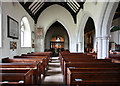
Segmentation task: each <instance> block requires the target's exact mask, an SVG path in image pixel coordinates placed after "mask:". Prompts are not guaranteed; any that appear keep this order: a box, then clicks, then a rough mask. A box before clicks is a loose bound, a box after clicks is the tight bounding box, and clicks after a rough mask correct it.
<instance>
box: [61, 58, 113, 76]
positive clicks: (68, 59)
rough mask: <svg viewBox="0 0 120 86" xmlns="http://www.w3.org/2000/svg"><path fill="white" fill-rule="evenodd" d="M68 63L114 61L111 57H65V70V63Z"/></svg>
mask: <svg viewBox="0 0 120 86" xmlns="http://www.w3.org/2000/svg"><path fill="white" fill-rule="evenodd" d="M66 62H67V63H72V62H76V63H77V62H81V63H82V62H112V61H111V59H84V58H76V59H74V58H63V62H62V65H61V67H62V70H64V64H66ZM63 74H64V73H63Z"/></svg>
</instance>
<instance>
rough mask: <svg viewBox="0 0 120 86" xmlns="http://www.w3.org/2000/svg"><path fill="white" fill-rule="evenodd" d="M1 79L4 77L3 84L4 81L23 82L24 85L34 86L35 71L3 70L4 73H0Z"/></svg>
mask: <svg viewBox="0 0 120 86" xmlns="http://www.w3.org/2000/svg"><path fill="white" fill-rule="evenodd" d="M1 70H2V69H1ZM0 77H2V82H4V81H9V82H19V81H22V83H23V84H24V85H30V86H33V70H32V69H30V70H25V69H23V70H8V69H3V70H2V73H0ZM18 85H19V84H18Z"/></svg>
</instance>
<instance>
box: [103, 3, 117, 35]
mask: <svg viewBox="0 0 120 86" xmlns="http://www.w3.org/2000/svg"><path fill="white" fill-rule="evenodd" d="M118 4H119V2H108V6H107V8H106V12H105V16H104V20H103V23H102V28H101V31H102V36H103V37H106V36H108V37H109V33H110V27H111V24H112V20H113V17H114V14H115V11H116V9H117V7H118Z"/></svg>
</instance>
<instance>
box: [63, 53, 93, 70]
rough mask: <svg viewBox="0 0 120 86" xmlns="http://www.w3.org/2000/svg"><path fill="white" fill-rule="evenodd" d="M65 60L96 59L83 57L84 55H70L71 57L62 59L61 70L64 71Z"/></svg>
mask: <svg viewBox="0 0 120 86" xmlns="http://www.w3.org/2000/svg"><path fill="white" fill-rule="evenodd" d="M64 59H77V60H78V59H85V60H88V59H95V57H93V56H88V55H83V54H81V55H79V56H78V55H75V54H74V55H70V56H63V57H62V58H61V68H62V70H63V69H64Z"/></svg>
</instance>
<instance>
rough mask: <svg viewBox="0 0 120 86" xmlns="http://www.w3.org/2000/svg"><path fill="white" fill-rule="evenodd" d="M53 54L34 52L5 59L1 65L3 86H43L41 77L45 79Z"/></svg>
mask: <svg viewBox="0 0 120 86" xmlns="http://www.w3.org/2000/svg"><path fill="white" fill-rule="evenodd" d="M51 56H52V52H32V53H28V54H22V55H20V56H14V58H13V59H10V58H8V57H7V58H3V59H2V63H0V71H2V72H1V73H0V76H1V77H2V81H0V85H1V86H33V85H41V77H42V76H43V77H45V72H46V70H47V67H48V62H49V60H50V58H51Z"/></svg>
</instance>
